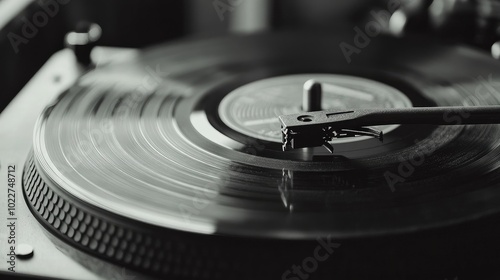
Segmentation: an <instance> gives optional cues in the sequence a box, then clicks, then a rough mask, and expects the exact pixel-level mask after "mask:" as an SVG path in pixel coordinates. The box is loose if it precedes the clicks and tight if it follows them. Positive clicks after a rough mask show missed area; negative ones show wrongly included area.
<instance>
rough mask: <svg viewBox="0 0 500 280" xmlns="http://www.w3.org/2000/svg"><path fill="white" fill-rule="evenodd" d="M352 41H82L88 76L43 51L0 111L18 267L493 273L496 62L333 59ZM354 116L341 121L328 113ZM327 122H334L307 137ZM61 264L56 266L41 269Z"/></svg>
mask: <svg viewBox="0 0 500 280" xmlns="http://www.w3.org/2000/svg"><path fill="white" fill-rule="evenodd" d="M67 39H68V38H67ZM349 41H352V32H350V31H338V32H335V34H330V33H324V32H319V31H318V32H299V31H294V32H290V31H289V32H286V31H285V32H283V31H282V32H265V33H259V34H251V35H239V36H235V35H233V36H228V37H219V38H209V39H201V40H200V39H184V40H179V41H177V42H170V43H166V44H160V45H156V46H152V47H149V48H146V49H141V50H138V51H136V50H134V51H131V50H123V49H115V48H95V49H94V52H93V56H94V59H93V61H94V62H98V63H96V64H95V65H90V66H86V67H83V66H82V65H81V64H79V65H78V64H77V63H76V62H77V61H79V62H80V63H82V62H90V61H91V60H85V59H82V57H83V58H85V56H86V55H88V54H89V53H90V52H88V51H89V50H90V49H85V48H80V47H78V48H77V49H76V55H75V52H72V51H70V50H64V51H61V52H59V53H57V54H56V55H55V56H53V58H52V59H51V61H49V62H48V63H47V65H46V66H45V68H44V69H43V70H42V71H41V72H40V73H39V74H38V76H36V77H35V78H34V79H33V80H32V82H30V84H28V86H27V87H26V88H25V89H24V90H23V92H22V93H21V94H20V95H18V97H17V98H16V100H14V101H13V102H12V104H10V106H9V107H8V108H7V109H6V111H4V112H3V113H2V117H1V118H0V131H2V153H3V154H4V156H5V158H8V159H9V161H5V160H4V159H2V162H1V168H2V177H3V178H5V179H6V180H4V181H7V183H8V184H7V185H6V188H4V190H5V192H6V196H5V197H6V198H12V199H13V200H12V201H5V202H4V201H2V208H3V209H2V211H6V210H7V212H5V213H6V214H5V217H6V221H7V222H9V223H10V222H12V223H14V224H15V230H13V229H11V230H10V231H11V232H14V234H15V235H16V236H15V240H16V242H15V246H17V247H16V250H15V255H16V257H15V258H14V259H15V261H14V264H15V266H16V267H15V270H16V271H18V272H20V273H25V274H32V273H30V271H35V270H36V271H38V273H37V274H38V275H40V276H48V277H59V278H68V279H69V278H70V279H73V278H75V279H79V278H85V279H87V278H88V279H99V278H102V279H135V278H137V279H157V278H158V279H280V278H281V279H333V278H334V277H339V278H341V279H343V278H354V279H359V278H361V277H373V275H376V276H377V277H385V278H398V279H402V278H410V279H413V278H415V279H422V278H423V279H446V278H449V279H454V278H455V277H457V278H458V279H462V277H467V276H470V275H476V276H477V275H478V274H481V273H486V272H487V271H488V272H489V270H490V269H492V268H493V267H495V264H497V263H498V262H499V261H500V260H499V256H498V253H497V251H498V250H496V246H498V245H499V244H498V238H497V233H498V231H499V229H498V228H497V225H498V214H499V212H500V188H499V187H500V181H499V180H500V179H499V176H498V174H499V170H498V169H499V166H498V155H499V152H500V150H499V149H500V148H499V144H500V143H499V140H498V139H499V137H500V126H499V125H498V124H497V123H499V122H500V119H498V117H497V116H498V107H497V105H500V78H499V77H500V64H499V63H498V61H496V60H494V59H492V58H491V57H490V56H489V55H487V54H485V53H484V52H480V51H478V50H474V49H473V48H470V47H467V46H464V45H461V44H455V43H443V42H429V41H427V40H422V38H421V37H418V36H415V37H408V38H395V37H392V36H386V35H379V36H378V37H377V38H376V40H372V41H371V42H370V46H369V47H366V48H363V49H362V50H361V51H360V52H359V53H358V54H357V55H356V57H353V59H352V61H351V62H350V63H347V61H346V57H345V56H344V53H343V52H342V51H341V50H340V49H339V45H341V44H342V43H345V42H349ZM381 54H385V55H381ZM96 57H97V58H101V59H96ZM39 91H46V92H50V94H45V95H41V94H38V95H37V94H36V93H37V92H39ZM27 108H30V109H29V110H27ZM450 108H451V109H450ZM440 110H441V111H440ZM443 110H444V111H443ZM353 112H355V113H356V114H358V115H356V116H357V118H353V119H354V121H355V124H354V125H353V124H349V123H348V122H346V121H345V120H344V119H343V117H344V115H345V114H346V113H348V114H351V113H353ZM373 112H375V113H373ZM381 112H382V113H384V114H385V115H384V116H383V117H379V115H378V114H380V113H381ZM325 114H326V115H325ZM343 114H344V115H343ZM21 115H22V116H23V117H20V116H21ZM324 116H328V118H333V117H335V118H338V119H336V122H337V123H341V124H342V125H343V126H342V127H340V124H338V127H336V126H335V125H333V124H332V123H331V120H330V119H328V120H329V121H328V126H327V127H329V128H331V129H330V130H325V129H318V127H321V128H324V127H325V122H326V121H325V122H324V123H321V121H318V119H321V118H323V119H321V120H322V121H324V120H325V118H327V117H324ZM332 116H333V117H332ZM349 118H350V117H349ZM349 121H351V119H349ZM342 122H344V123H342ZM346 123H347V124H346ZM332 127H333V128H335V129H333V128H332ZM337 128H338V129H337ZM325 133H327V134H325ZM325 135H327V136H328V137H327V136H325ZM382 136H383V137H382ZM14 147H15V148H14ZM325 147H326V149H325ZM284 150H285V151H284ZM2 184H4V183H2ZM14 198H15V202H14ZM4 200H5V199H4ZM9 203H10V204H9ZM11 211H12V212H11ZM10 213H13V214H12V215H10ZM9 215H10V216H9ZM28 229H29V230H28ZM3 230H5V229H3ZM8 234H9V233H8V232H7V235H4V232H2V237H3V236H8ZM7 241H8V238H7V239H6V241H5V242H3V241H2V244H3V245H2V246H4V245H5V246H6V243H7ZM20 244H23V245H22V246H20ZM5 246H4V247H5ZM19 248H23V249H26V250H27V252H22V251H21V250H20V249H19ZM8 261H9V259H8V260H7V265H8V267H12V266H11V265H10V264H9V263H8ZM61 264H63V265H64V266H66V267H67V268H70V269H62V270H61V271H58V273H54V271H50V270H53V269H55V268H56V267H57V266H59V265H61ZM8 270H10V269H9V268H7V269H6V271H8ZM12 270H14V268H13V269H12ZM12 270H11V271H12ZM16 273H17V272H16ZM73 273H74V274H73ZM271 277H272V278H271Z"/></svg>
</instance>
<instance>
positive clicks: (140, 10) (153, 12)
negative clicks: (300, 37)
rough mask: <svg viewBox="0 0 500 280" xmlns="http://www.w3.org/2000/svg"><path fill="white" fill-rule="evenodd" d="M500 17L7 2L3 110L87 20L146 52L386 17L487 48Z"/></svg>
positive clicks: (157, 0)
mask: <svg viewBox="0 0 500 280" xmlns="http://www.w3.org/2000/svg"><path fill="white" fill-rule="evenodd" d="M478 3H482V4H481V5H480V7H479V8H478V5H479V4H478ZM484 3H486V4H484ZM485 7H486V8H485ZM498 11H499V5H498V1H496V0H477V1H468V0H464V1H449V0H344V1H330V0H0V101H1V102H0V111H1V110H3V108H5V106H6V105H7V104H8V102H9V101H10V100H11V99H12V98H13V97H14V96H15V95H16V94H17V93H18V92H19V91H20V90H21V89H22V87H23V86H24V85H25V84H26V83H27V82H28V81H29V79H30V78H31V77H32V76H33V75H34V74H35V73H36V71H37V70H38V69H39V68H40V67H41V66H42V65H43V63H44V62H45V61H46V60H47V59H48V58H49V57H50V56H51V55H52V54H54V53H55V52H56V51H58V50H60V49H62V48H63V47H64V44H63V41H64V40H63V38H64V36H65V34H66V33H67V32H69V31H71V30H73V29H74V28H75V26H76V25H77V23H78V22H80V21H82V20H86V21H91V22H95V23H98V24H99V25H100V26H101V27H102V30H103V35H102V38H101V40H100V41H99V44H100V45H104V46H120V47H134V48H140V47H144V46H148V45H152V44H155V43H159V42H165V41H168V40H174V39H176V38H180V37H186V36H201V37H207V36H220V35H224V34H225V33H249V32H261V31H269V30H276V29H306V28H309V29H315V30H316V29H326V30H335V29H339V28H348V29H349V30H352V29H353V27H355V26H356V24H359V23H361V22H363V21H367V20H370V19H371V20H373V13H376V12H379V13H380V15H391V16H393V17H394V18H393V19H391V20H389V17H388V18H387V21H388V22H387V26H386V27H387V28H388V30H389V31H390V32H392V33H394V35H396V36H400V35H401V34H403V33H408V32H410V33H434V34H438V36H436V37H438V38H443V37H447V38H455V39H458V40H460V41H463V42H468V43H473V44H476V45H477V46H479V47H483V48H485V49H487V48H489V47H490V46H491V45H492V44H493V43H494V42H495V40H496V38H497V37H498V36H497V32H498V30H500V28H498V25H497V23H496V22H497V21H496V17H498V16H499V15H500V13H499V12H498ZM389 21H392V22H391V23H389ZM478 30H479V31H478ZM485 30H486V31H485ZM429 31H432V32H429ZM23 32H24V33H26V34H27V35H29V36H24V35H23V34H24V33H23ZM332 32H333V31H332ZM443 34H444V36H443ZM485 34H487V35H485ZM478 36H479V37H481V36H482V37H481V38H479V39H478ZM27 37H32V38H27Z"/></svg>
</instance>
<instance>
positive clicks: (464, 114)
mask: <svg viewBox="0 0 500 280" xmlns="http://www.w3.org/2000/svg"><path fill="white" fill-rule="evenodd" d="M279 120H280V122H281V131H282V141H283V150H284V151H286V150H291V149H298V148H304V147H317V146H325V147H326V148H327V149H328V150H329V151H330V152H332V151H333V148H332V146H331V145H330V144H329V143H328V141H331V140H332V139H333V138H344V137H356V136H371V137H374V138H378V139H380V140H381V141H382V140H383V138H382V137H383V134H382V131H378V130H376V129H373V128H369V126H375V125H390V124H431V125H464V124H498V123H500V106H474V107H461V106H457V107H452V106H450V107H417V108H390V109H354V110H346V111H334V110H325V111H315V112H304V113H301V114H292V115H283V116H280V117H279Z"/></svg>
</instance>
